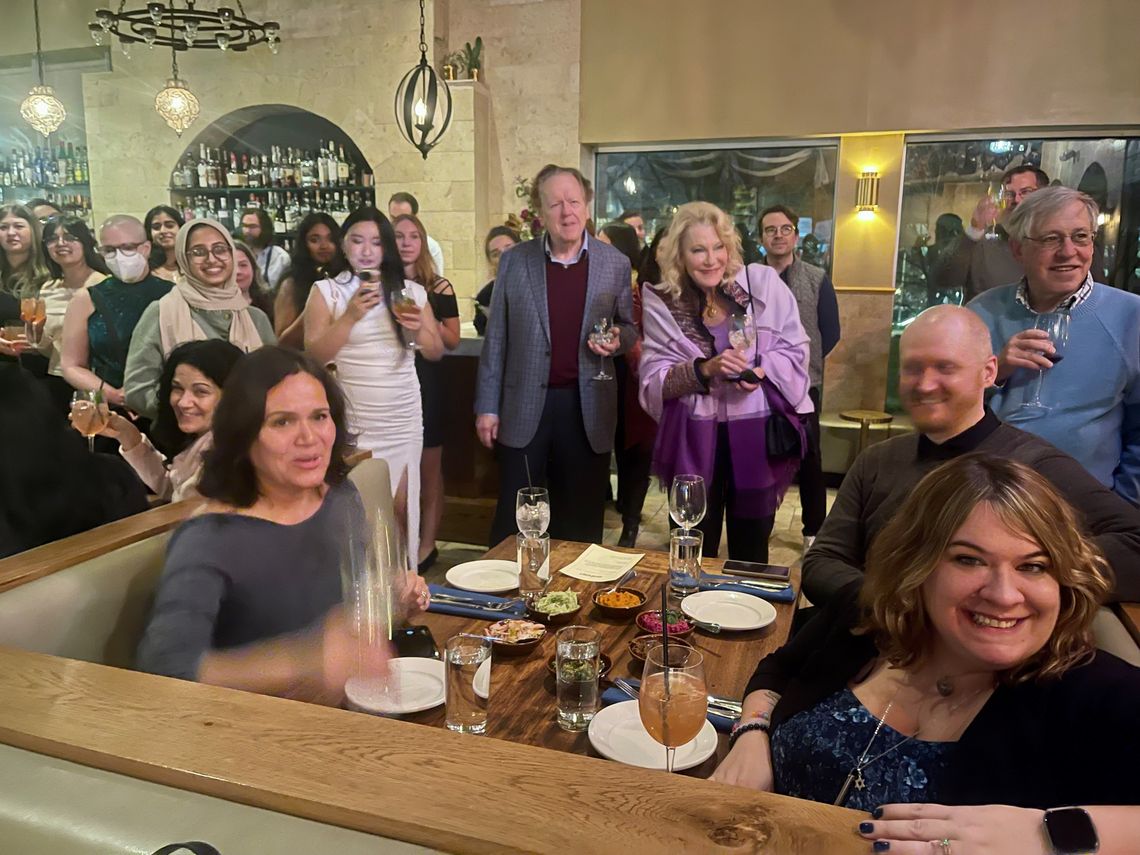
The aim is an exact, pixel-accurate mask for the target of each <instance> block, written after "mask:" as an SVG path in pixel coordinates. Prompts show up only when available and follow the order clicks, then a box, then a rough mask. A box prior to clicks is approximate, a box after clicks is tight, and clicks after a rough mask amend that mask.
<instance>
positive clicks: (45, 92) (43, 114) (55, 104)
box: [20, 0, 67, 137]
mask: <svg viewBox="0 0 1140 855" xmlns="http://www.w3.org/2000/svg"><path fill="white" fill-rule="evenodd" d="M32 9H33V10H34V13H35V18H36V70H37V71H38V72H39V79H40V83H39V85H38V86H33V87H32V89H31V91H30V92H28V95H27V97H26V98H24V100H23V101H22V102H21V103H20V115H21V116H23V118H24V121H25V122H27V123H28V124H29V125H31V126H32V127H33V128H35V129H36V130H37V131H39V132H40V133H41V134H43V135H44V136H45V137H46V136H47V135H48V134H52V133H55V131H57V130H58V129H59V126H60V125H62V124H63V120H64V119H66V118H67V110H66V109H64V106H63V102H62V101H60V100H59V99H58V98H56V97H55V90H54V89H52V88H51V87H50V86H48V85H47V84H46V83H44V54H43V46H42V45H41V44H40V0H33V2H32Z"/></svg>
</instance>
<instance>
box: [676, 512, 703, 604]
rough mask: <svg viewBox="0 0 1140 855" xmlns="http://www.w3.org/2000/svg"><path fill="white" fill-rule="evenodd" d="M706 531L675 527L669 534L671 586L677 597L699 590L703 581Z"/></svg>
mask: <svg viewBox="0 0 1140 855" xmlns="http://www.w3.org/2000/svg"><path fill="white" fill-rule="evenodd" d="M703 549H704V533H703V532H701V530H700V529H692V530H685V529H683V528H675V529H673V531H672V532H670V534H669V588H670V590H671V591H672V593H673V595H674V596H676V597H685V596H687V595H688V594H692V593H693V592H695V591H696V590H697V586H698V585H699V584H700V581H701V552H702V550H703Z"/></svg>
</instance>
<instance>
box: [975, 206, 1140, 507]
mask: <svg viewBox="0 0 1140 855" xmlns="http://www.w3.org/2000/svg"><path fill="white" fill-rule="evenodd" d="M1097 214H1098V210H1097V205H1096V202H1094V201H1093V200H1092V199H1091V198H1090V197H1089V196H1087V195H1085V194H1084V193H1081V192H1079V191H1076V190H1070V189H1069V188H1067V187H1049V188H1046V189H1043V190H1039V191H1037V192H1036V193H1033V194H1032V195H1031V196H1029V197H1028V198H1027V199H1025V200H1023V201H1022V202H1021V204H1020V205H1018V206H1017V210H1015V211H1014V212H1013V214H1012V215H1011V216H1010V218H1009V221H1008V223H1007V225H1006V228H1007V230H1008V231H1009V235H1010V248H1011V249H1012V251H1013V254H1014V257H1015V258H1016V259H1017V260H1018V261H1019V262H1021V264H1022V266H1023V267H1024V269H1025V277H1024V278H1023V279H1022V280H1021V282H1019V283H1017V284H1014V285H1007V286H1005V287H1002V288H994V289H992V290H990V291H987V292H986V293H984V294H982V295H981V296H979V297H978V298H977V299H975V300H972V301H971V302H970V304H969V308H970V309H972V310H973V311H974V312H976V313H977V314H978V316H979V317H980V318H981V319H982V320H983V321H984V322H985V324H986V326H987V327H988V328H989V331H990V337H991V340H992V343H993V348H994V351H995V352H999V353H1000V355H999V356H998V370H997V383H998V386H999V389H998V392H997V393H996V394H995V395H994V397H993V399H992V401H991V406H992V407H993V409H994V412H995V413H997V415H998V416H1000V417H1001V418H1002V419H1003V420H1005V421H1007V422H1009V423H1010V424H1014V425H1016V426H1017V427H1019V428H1021V429H1023V430H1026V431H1029V432H1030V433H1034V434H1037V435H1038V436H1040V437H1042V438H1044V439H1047V440H1048V441H1049V442H1051V443H1053V444H1054V445H1055V446H1057V447H1058V448H1060V449H1061V450H1063V451H1066V452H1068V453H1069V454H1071V455H1072V456H1073V457H1074V458H1076V459H1077V460H1078V461H1080V462H1081V463H1082V464H1083V465H1084V467H1085V468H1086V469H1088V471H1089V472H1090V473H1092V475H1093V476H1094V477H1095V478H1096V479H1097V480H1099V481H1100V482H1101V483H1102V484H1104V485H1105V486H1106V487H1111V488H1112V489H1113V490H1115V491H1116V492H1117V493H1119V494H1120V495H1121V496H1123V497H1124V498H1125V499H1127V500H1128V501H1129V502H1131V503H1132V504H1134V505H1136V504H1140V296H1137V295H1135V294H1130V293H1128V292H1126V291H1119V290H1117V289H1115V288H1112V287H1110V286H1108V285H1102V284H1100V283H1098V282H1094V281H1093V277H1092V275H1091V274H1090V272H1089V269H1090V265H1091V263H1092V257H1093V242H1094V238H1095V237H1096V229H1097ZM1046 329H1050V330H1052V335H1051V334H1050V332H1047V331H1046ZM1066 333H1067V335H1066Z"/></svg>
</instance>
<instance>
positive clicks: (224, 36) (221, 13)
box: [87, 0, 281, 57]
mask: <svg viewBox="0 0 1140 855" xmlns="http://www.w3.org/2000/svg"><path fill="white" fill-rule="evenodd" d="M236 4H237V9H234V8H233V7H232V6H218V7H217V8H216V9H213V10H210V9H199V8H198V7H197V0H183V3H182V5H181V6H178V5H177V3H176V0H169V5H167V4H166V3H162V2H158V0H151V2H149V3H147V4H146V5H145V6H140V7H138V8H134V9H128V8H126V6H127V0H120V2H119V8H118V11H116V12H112V11H111V10H110V9H96V10H95V20H94V21H93V22H92V23H90V24H88V25H87V29H88V30H89V31H90V33H91V38H93V39H94V40H95V44H97V45H105V44H107V42H108V41H109V40H110V39H118V40H119V47H120V48H121V49H122V51H123V54H124V55H125V56H127V57H129V56H130V46H131V45H132V44H145V45H146V46H147V47H154V46H155V45H158V46H159V47H173V48H175V49H177V50H221V51H227V50H234V51H244V50H246V49H248V48H251V47H254V46H256V45H259V44H267V45H269V50H270V51H272V52H273V53H277V50H278V47H279V45H280V32H281V25H280V24H278V23H277V22H276V21H265V22H264V23H262V22H261V21H255V20H253V19H252V18H250V17H249V16H247V15H246V13H245V7H244V6H243V5H242V2H241V0H236ZM164 29H165V30H168V31H169V35H167V34H165V33H164V32H163V30H164Z"/></svg>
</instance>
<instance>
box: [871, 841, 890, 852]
mask: <svg viewBox="0 0 1140 855" xmlns="http://www.w3.org/2000/svg"><path fill="white" fill-rule="evenodd" d="M871 848H872V849H874V850H875V851H876V852H886V851H887V850H888V849H890V848H891V842H890V841H889V840H876V841H875V845H874V846H872V847H871Z"/></svg>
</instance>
